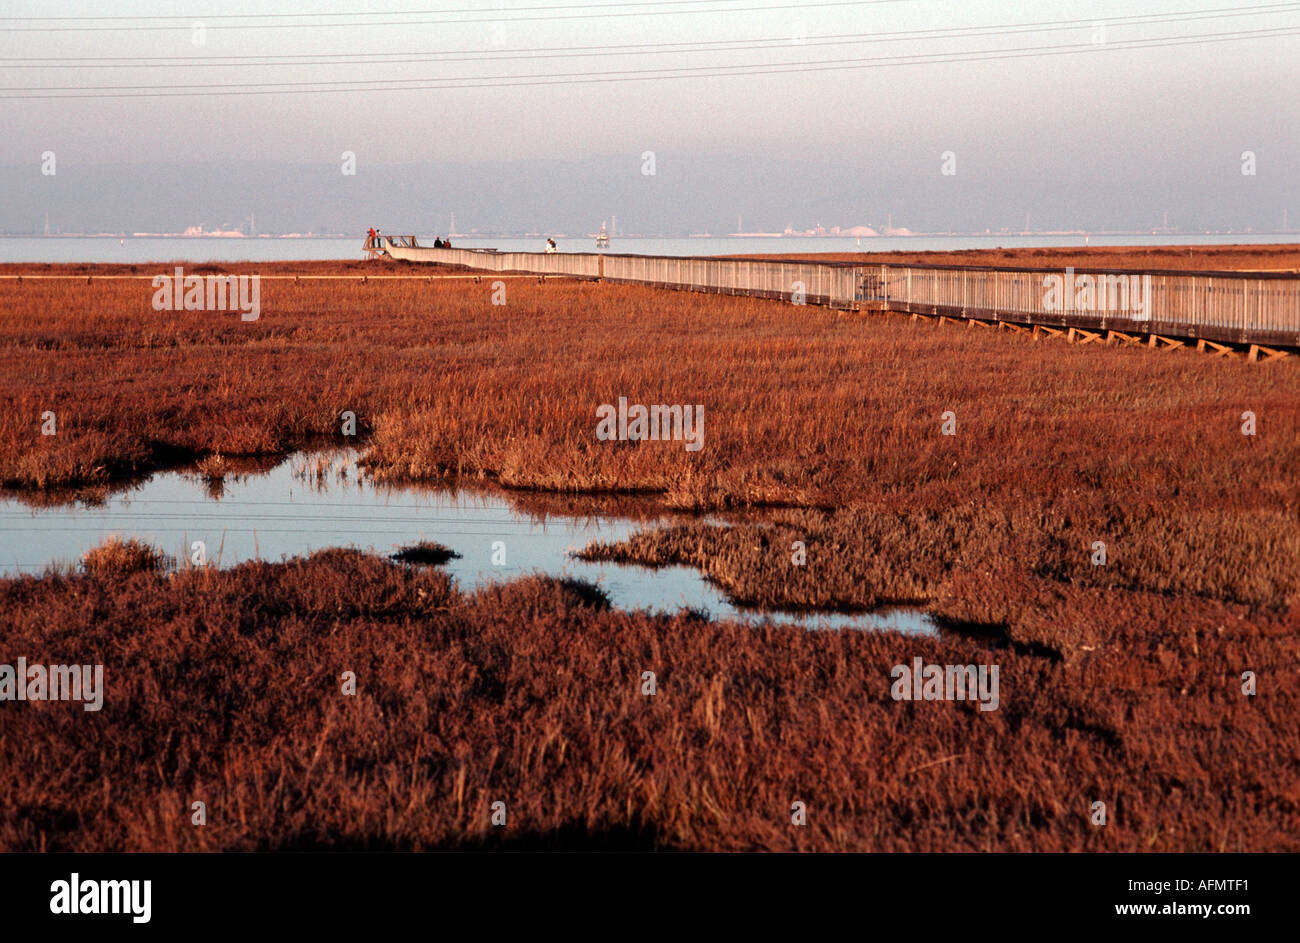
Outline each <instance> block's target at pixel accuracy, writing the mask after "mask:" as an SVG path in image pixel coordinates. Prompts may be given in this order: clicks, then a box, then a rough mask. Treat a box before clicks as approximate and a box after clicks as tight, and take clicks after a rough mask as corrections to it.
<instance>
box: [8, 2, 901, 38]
mask: <svg viewBox="0 0 1300 943" xmlns="http://www.w3.org/2000/svg"><path fill="white" fill-rule="evenodd" d="M711 2H714V3H716V2H726V0H711ZM920 2H923V0H816V2H805V3H782V4H776V5H773V6H759V7H754V6H750V7H723V8H719V9H712V10H698V9H691V10H638V11H623V12H617V13H563V14H560V15H559V16H489V17H478V18H471V19H452V20H446V19H440V20H374V21H353V22H350V23H320V22H312V23H306V22H304V23H248V24H229V25H222V24H217V25H215V26H206V28H207V29H210V30H237V29H256V30H263V29H330V28H337V27H344V28H347V29H356V28H357V27H359V26H428V25H443V26H447V25H454V24H458V23H537V22H543V23H544V22H556V21H561V20H603V19H614V18H625V17H632V16H682V15H698V14H701V13H762V12H767V11H776V10H805V9H814V8H821V7H857V6H877V5H880V4H886V3H920ZM429 12H431V13H437V12H439V11H429ZM468 12H474V13H477V12H480V11H477V10H471V11H468ZM331 15H334V14H329V13H321V14H317V17H325V16H331ZM371 15H375V14H371ZM186 19H187V20H189V22H187V23H184V24H167V25H160V26H138V25H133V26H0V32H7V33H98V32H132V33H135V32H160V31H166V30H173V31H175V30H184V31H187V32H188V31H190V30H192V29H193V24H194V23H203V18H202V17H193V18H188V17H187V18H186Z"/></svg>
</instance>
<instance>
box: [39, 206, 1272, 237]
mask: <svg viewBox="0 0 1300 943" xmlns="http://www.w3.org/2000/svg"><path fill="white" fill-rule="evenodd" d="M1282 228H1283V229H1286V210H1283V211H1282ZM49 234H50V214H49V213H46V214H45V235H47V236H48V235H49Z"/></svg>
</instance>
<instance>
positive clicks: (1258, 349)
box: [1246, 344, 1288, 363]
mask: <svg viewBox="0 0 1300 943" xmlns="http://www.w3.org/2000/svg"><path fill="white" fill-rule="evenodd" d="M1261 355H1262V356H1261ZM1286 356H1288V352H1287V351H1285V350H1277V349H1276V348H1273V347H1263V346H1261V345H1259V344H1251V345H1250V352H1249V353H1248V354H1246V359H1247V360H1249V361H1250V362H1251V363H1254V362H1256V361H1261V362H1263V363H1268V362H1269V361H1270V360H1281V359H1282V358H1283V357H1286Z"/></svg>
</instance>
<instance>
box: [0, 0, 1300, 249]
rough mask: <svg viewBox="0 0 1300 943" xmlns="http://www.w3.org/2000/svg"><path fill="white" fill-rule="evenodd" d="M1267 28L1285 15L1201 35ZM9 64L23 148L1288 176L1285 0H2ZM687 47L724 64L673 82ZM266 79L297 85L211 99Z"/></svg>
mask: <svg viewBox="0 0 1300 943" xmlns="http://www.w3.org/2000/svg"><path fill="white" fill-rule="evenodd" d="M1216 11H1217V15H1215V14H1216ZM1224 13H1234V14H1236V13H1245V14H1249V15H1233V16H1224V15H1223V14H1224ZM273 14H291V15H289V16H275V15H273ZM304 14H306V15H304ZM241 15H242V16H243V18H240V16H241ZM1190 15H1196V16H1198V17H1200V18H1197V19H1191V18H1189V16H1190ZM38 17H39V19H38ZM76 17H101V19H74V18H76ZM132 17H134V18H137V19H132ZM150 17H168V18H170V19H156V18H150ZM1135 18H1145V20H1146V22H1137V21H1135ZM1061 21H1067V23H1068V24H1069V25H1060V24H1061ZM338 24H341V25H338ZM396 24H399V25H396ZM1039 24H1047V25H1039ZM157 26H162V27H165V28H163V29H153V28H146V27H157ZM85 27H95V28H94V29H86V28H85ZM104 27H113V28H111V29H104ZM122 27H126V28H122ZM1262 30H1275V31H1277V30H1289V31H1290V33H1289V34H1287V35H1276V34H1275V35H1270V36H1264V37H1259V36H1254V37H1252V38H1237V39H1234V40H1232V41H1226V42H1207V41H1205V40H1204V39H1201V40H1196V37H1197V36H1198V35H1202V36H1203V35H1205V34H1236V35H1238V36H1239V35H1240V34H1242V33H1247V32H1257V31H1262ZM945 31H946V32H945ZM960 31H965V35H953V33H954V32H960ZM1187 40H1195V41H1193V42H1184V41H1187ZM1153 42H1155V43H1165V44H1168V45H1160V46H1150V45H1148V46H1146V47H1137V44H1139V43H1148V44H1149V43H1153ZM1169 43H1180V44H1177V45H1173V44H1169ZM629 46H632V47H633V48H631V49H629V48H628V47H629ZM747 46H748V47H749V48H745V47H747ZM573 47H586V48H585V49H582V50H575V49H573ZM755 47H758V48H755ZM1039 47H1066V48H1067V49H1068V50H1069V51H1066V49H1055V50H1042V49H1041V48H1039ZM579 51H581V52H584V53H587V54H586V55H582V56H577V55H574V53H575V52H579ZM1038 52H1043V53H1044V54H1041V55H1040V54H1034V55H1029V54H1027V53H1038ZM593 53H594V54H593ZM367 54H369V55H371V56H372V58H370V59H369V61H358V60H359V58H360V57H362V56H365V55H367ZM994 54H1000V55H1002V58H987V57H988V56H991V55H994ZM375 56H379V57H382V58H384V59H419V60H423V61H414V62H411V61H406V62H400V61H375ZM924 56H928V57H930V58H929V60H921V61H918V57H924ZM945 56H946V57H947V58H949V59H962V58H966V59H969V58H970V57H971V56H983V57H984V58H978V59H977V60H976V61H946V62H944V61H933V60H934V59H935V58H940V57H945ZM227 57H244V58H243V59H231V58H227ZM249 57H261V58H253V59H252V60H251V61H250V58H249ZM267 57H276V61H278V62H280V63H283V62H285V61H289V62H291V63H293V64H289V65H284V64H278V65H265V64H257V63H265V62H266V61H267ZM292 57H300V58H298V59H297V60H296V61H295V60H294V59H292ZM301 57H313V59H314V60H328V61H326V62H320V61H311V62H308V63H304V62H303V61H302V58H301ZM340 57H344V58H342V59H341V58H340ZM863 59H870V60H873V63H871V64H872V65H873V67H870V68H866V67H863V66H864V65H865V63H863V62H862V61H861V60H863ZM0 60H3V61H0V79H3V82H0V86H3V89H4V91H2V92H0V126H3V127H4V128H5V133H4V135H0V165H5V166H10V167H29V168H33V169H36V168H39V166H40V162H41V160H42V155H43V154H46V153H47V152H53V153H54V154H56V155H57V158H58V161H59V162H60V164H61V166H63V167H69V166H79V165H122V164H141V165H143V164H174V165H185V164H188V163H191V162H199V161H202V162H240V161H262V162H266V161H270V162H279V163H286V164H321V165H327V164H330V163H338V162H340V161H341V160H342V159H343V157H342V155H343V154H344V153H345V152H348V153H351V154H354V155H355V165H356V167H357V172H358V174H363V173H365V172H366V170H367V169H369V168H377V167H382V166H398V165H406V164H416V163H419V164H429V165H437V164H448V163H455V164H470V165H473V164H488V163H491V164H494V165H496V164H500V163H503V162H505V163H507V164H508V163H509V162H512V161H519V162H537V161H560V162H564V161H584V160H590V159H593V158H608V159H612V160H615V161H623V164H621V165H620V166H623V167H625V168H626V173H627V174H628V177H629V180H628V182H627V186H628V187H632V186H634V185H635V179H636V178H637V177H644V176H645V167H646V163H645V155H646V154H647V152H650V153H651V154H652V155H653V156H654V158H655V161H654V171H655V173H656V174H657V175H659V176H663V175H665V174H668V175H671V174H672V173H674V172H682V173H685V172H687V171H689V170H690V169H691V166H692V163H693V162H701V163H704V162H706V161H708V160H710V159H713V160H725V161H737V160H738V161H744V160H745V159H752V160H753V161H754V162H755V164H756V165H759V164H766V162H779V164H774V166H781V167H789V162H791V161H794V162H800V161H805V162H808V163H809V164H810V165H816V166H817V167H818V168H826V167H838V168H842V170H843V174H844V177H843V179H844V180H846V181H848V180H851V179H854V178H863V179H865V178H871V179H875V180H880V179H889V180H898V181H900V182H901V183H900V186H902V187H903V188H904V189H906V188H907V187H911V186H916V187H930V186H934V185H951V188H952V189H953V192H954V193H960V192H961V188H962V187H967V186H969V187H972V188H973V187H979V188H981V192H982V193H984V194H985V195H986V196H987V193H988V190H989V188H990V187H996V188H1002V191H1005V193H1006V195H1007V198H1008V200H1011V198H1012V197H1013V196H1014V194H1015V192H1016V190H1017V188H1019V187H1024V186H1028V187H1031V188H1033V187H1049V188H1050V187H1052V186H1061V187H1067V186H1068V187H1069V188H1070V191H1071V197H1070V199H1071V200H1072V201H1074V202H1078V203H1083V204H1086V203H1087V202H1088V200H1089V199H1091V198H1093V197H1094V196H1095V197H1096V198H1098V199H1107V200H1112V201H1113V200H1115V198H1116V194H1117V193H1120V194H1122V193H1123V192H1124V191H1125V190H1126V189H1127V190H1131V192H1132V193H1133V195H1134V198H1135V199H1138V198H1143V199H1145V197H1143V195H1144V194H1147V195H1149V194H1150V193H1151V192H1152V191H1153V190H1160V189H1161V188H1162V187H1165V186H1166V185H1167V184H1169V183H1170V182H1171V181H1172V182H1174V183H1175V184H1176V186H1177V187H1179V188H1183V189H1185V190H1188V191H1190V190H1192V189H1194V188H1196V187H1198V186H1204V187H1205V188H1208V189H1214V190H1218V191H1223V192H1226V193H1231V192H1233V191H1232V189H1231V188H1234V187H1238V186H1240V184H1241V183H1242V178H1243V177H1247V182H1248V183H1249V184H1250V185H1251V186H1254V187H1255V191H1254V195H1253V197H1252V199H1254V201H1255V204H1253V205H1259V206H1269V207H1277V206H1281V205H1284V204H1288V203H1289V201H1290V199H1291V198H1292V197H1291V194H1294V193H1295V192H1296V191H1297V187H1296V184H1297V183H1298V182H1300V122H1298V121H1296V120H1295V101H1296V90H1297V88H1300V3H1283V2H1279V0H1090V2H1083V0H1057V2H1050V0H1039V2H1031V0H1021V2H993V0H960V2H951V0H875V2H858V3H853V2H830V0H804V2H799V0H665V2H662V3H630V2H628V0H601V2H581V0H480V2H474V0H336V2H322V0H307V2H305V3H287V2H283V0H262V2H248V0H224V2H222V3H219V4H215V3H210V2H206V3H205V2H198V0H194V2H189V0H173V2H171V3H162V2H157V0H116V2H113V3H111V4H105V3H104V2H103V0H98V2H55V0H6V3H5V5H4V8H3V11H0ZM846 60H847V61H846ZM854 60H857V61H854ZM92 63H94V64H96V65H100V66H111V67H96V68H92V67H90V65H91V64H92ZM205 63H206V64H205ZM215 63H221V64H215ZM232 63H233V64H232ZM683 67H688V68H691V67H693V68H696V69H700V68H707V69H713V70H715V71H717V70H719V69H729V70H731V71H734V72H735V73H737V74H731V75H700V74H698V73H696V74H690V75H688V76H687V77H665V72H664V70H673V69H678V70H680V69H681V68H683ZM778 69H785V70H794V71H785V72H779V73H774V72H773V71H772V70H778ZM645 70H659V71H658V72H647V71H645ZM669 74H676V75H680V72H678V73H669ZM620 77H622V78H631V77H635V80H633V81H613V80H614V79H617V78H620ZM401 80H410V81H409V82H408V83H407V84H409V85H412V86H426V87H412V88H400V89H399V88H394V87H393V86H394V85H395V84H397V83H398V82H400V81H401ZM358 81H360V82H371V83H374V85H372V86H371V87H369V88H367V89H366V90H360V91H358V90H351V91H337V90H325V89H336V88H337V87H338V83H346V82H358ZM269 82H279V83H307V84H302V85H296V86H293V88H296V89H299V90H303V91H300V92H298V93H290V94H284V93H280V92H277V93H276V94H258V95H249V94H225V93H229V92H247V91H250V90H253V89H255V88H261V89H264V88H266V86H264V85H262V86H254V85H252V84H250V83H269ZM311 83H316V84H311ZM322 83H323V84H322ZM331 83H333V84H331ZM476 85H477V86H480V87H471V86H476ZM110 86H111V87H112V88H108V87H110ZM161 86H173V87H171V88H161ZM175 86H180V87H175ZM187 86H188V87H187ZM194 86H199V87H198V88H196V87H194ZM213 86H219V87H213ZM376 86H378V87H376ZM427 86H439V87H427ZM482 86H489V87H482ZM277 88H278V89H281V90H282V89H284V88H285V86H278V87H277ZM96 89H99V90H98V91H97V90H96ZM144 92H154V93H157V92H165V93H169V94H167V95H162V96H151V97H138V96H140V94H141V93H144ZM174 93H180V94H178V95H177V94H174ZM214 93H222V94H214ZM87 94H89V95H95V96H97V97H92V98H81V97H77V98H73V97H66V96H69V95H87ZM37 95H41V96H45V97H42V98H36V97H33V96H37ZM1245 152H1250V153H1251V154H1252V155H1253V157H1252V162H1253V166H1252V168H1251V169H1252V170H1253V171H1254V172H1253V173H1252V174H1250V175H1243V173H1242V168H1243V161H1244V159H1243V156H1242V155H1243V154H1244V153H1245ZM822 172H824V171H819V173H822ZM945 178H947V179H945ZM5 179H6V180H9V179H12V176H10V177H6V178H5ZM792 182H793V181H792V180H790V179H789V178H782V177H781V176H780V175H779V174H778V175H777V176H776V178H775V179H771V180H769V181H767V185H770V186H771V187H772V188H773V189H774V190H777V189H779V188H781V187H783V186H789V185H790V184H791V183H792ZM746 185H747V186H748V185H750V184H749V182H748V181H747V182H746ZM724 186H725V184H724ZM846 186H847V184H846ZM1225 188H1227V189H1225ZM1002 191H999V192H1002ZM1103 191H1104V192H1103ZM0 200H3V197H0ZM1161 200H1162V201H1163V202H1164V203H1168V202H1170V200H1169V197H1168V195H1167V194H1165V195H1163V196H1162V197H1161ZM756 202H758V203H759V208H758V211H759V212H760V213H761V200H758V201H756ZM1022 202H1024V201H1022ZM1119 202H1120V203H1122V202H1123V201H1122V200H1120V201H1119ZM1174 202H1175V204H1176V202H1177V201H1176V200H1175V201H1174ZM1154 206H1155V204H1154V203H1153V204H1151V206H1150V207H1146V209H1145V210H1144V211H1153V210H1152V207H1154ZM4 208H5V207H4V203H3V202H0V228H3V226H4V222H5V220H4V218H3V212H4ZM906 212H907V207H906V205H905V203H904V205H901V206H900V208H899V213H900V216H902V217H903V218H904V219H903V221H904V222H905V218H906ZM1018 212H1019V210H1017V213H1018ZM1291 213H1292V215H1293V217H1296V218H1297V219H1300V202H1297V205H1295V206H1294V207H1293V208H1292V209H1291ZM843 222H844V223H845V224H849V225H851V224H852V223H853V221H852V220H844V221H843Z"/></svg>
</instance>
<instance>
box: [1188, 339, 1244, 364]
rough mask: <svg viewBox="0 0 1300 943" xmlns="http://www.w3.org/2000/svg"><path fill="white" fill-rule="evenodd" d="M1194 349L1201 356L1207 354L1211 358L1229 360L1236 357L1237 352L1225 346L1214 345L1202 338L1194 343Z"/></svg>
mask: <svg viewBox="0 0 1300 943" xmlns="http://www.w3.org/2000/svg"><path fill="white" fill-rule="evenodd" d="M1211 348H1213V349H1211ZM1196 349H1197V350H1199V351H1200V352H1201V353H1203V354H1204V353H1208V354H1210V356H1212V357H1228V358H1229V359H1231V358H1234V357H1236V356H1237V352H1236V351H1235V350H1233V349H1232V348H1231V347H1229V346H1228V345H1227V344H1216V343H1215V342H1214V341H1207V340H1206V339H1205V338H1204V337H1202V338H1201V339H1200V340H1198V341H1197V342H1196Z"/></svg>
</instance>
